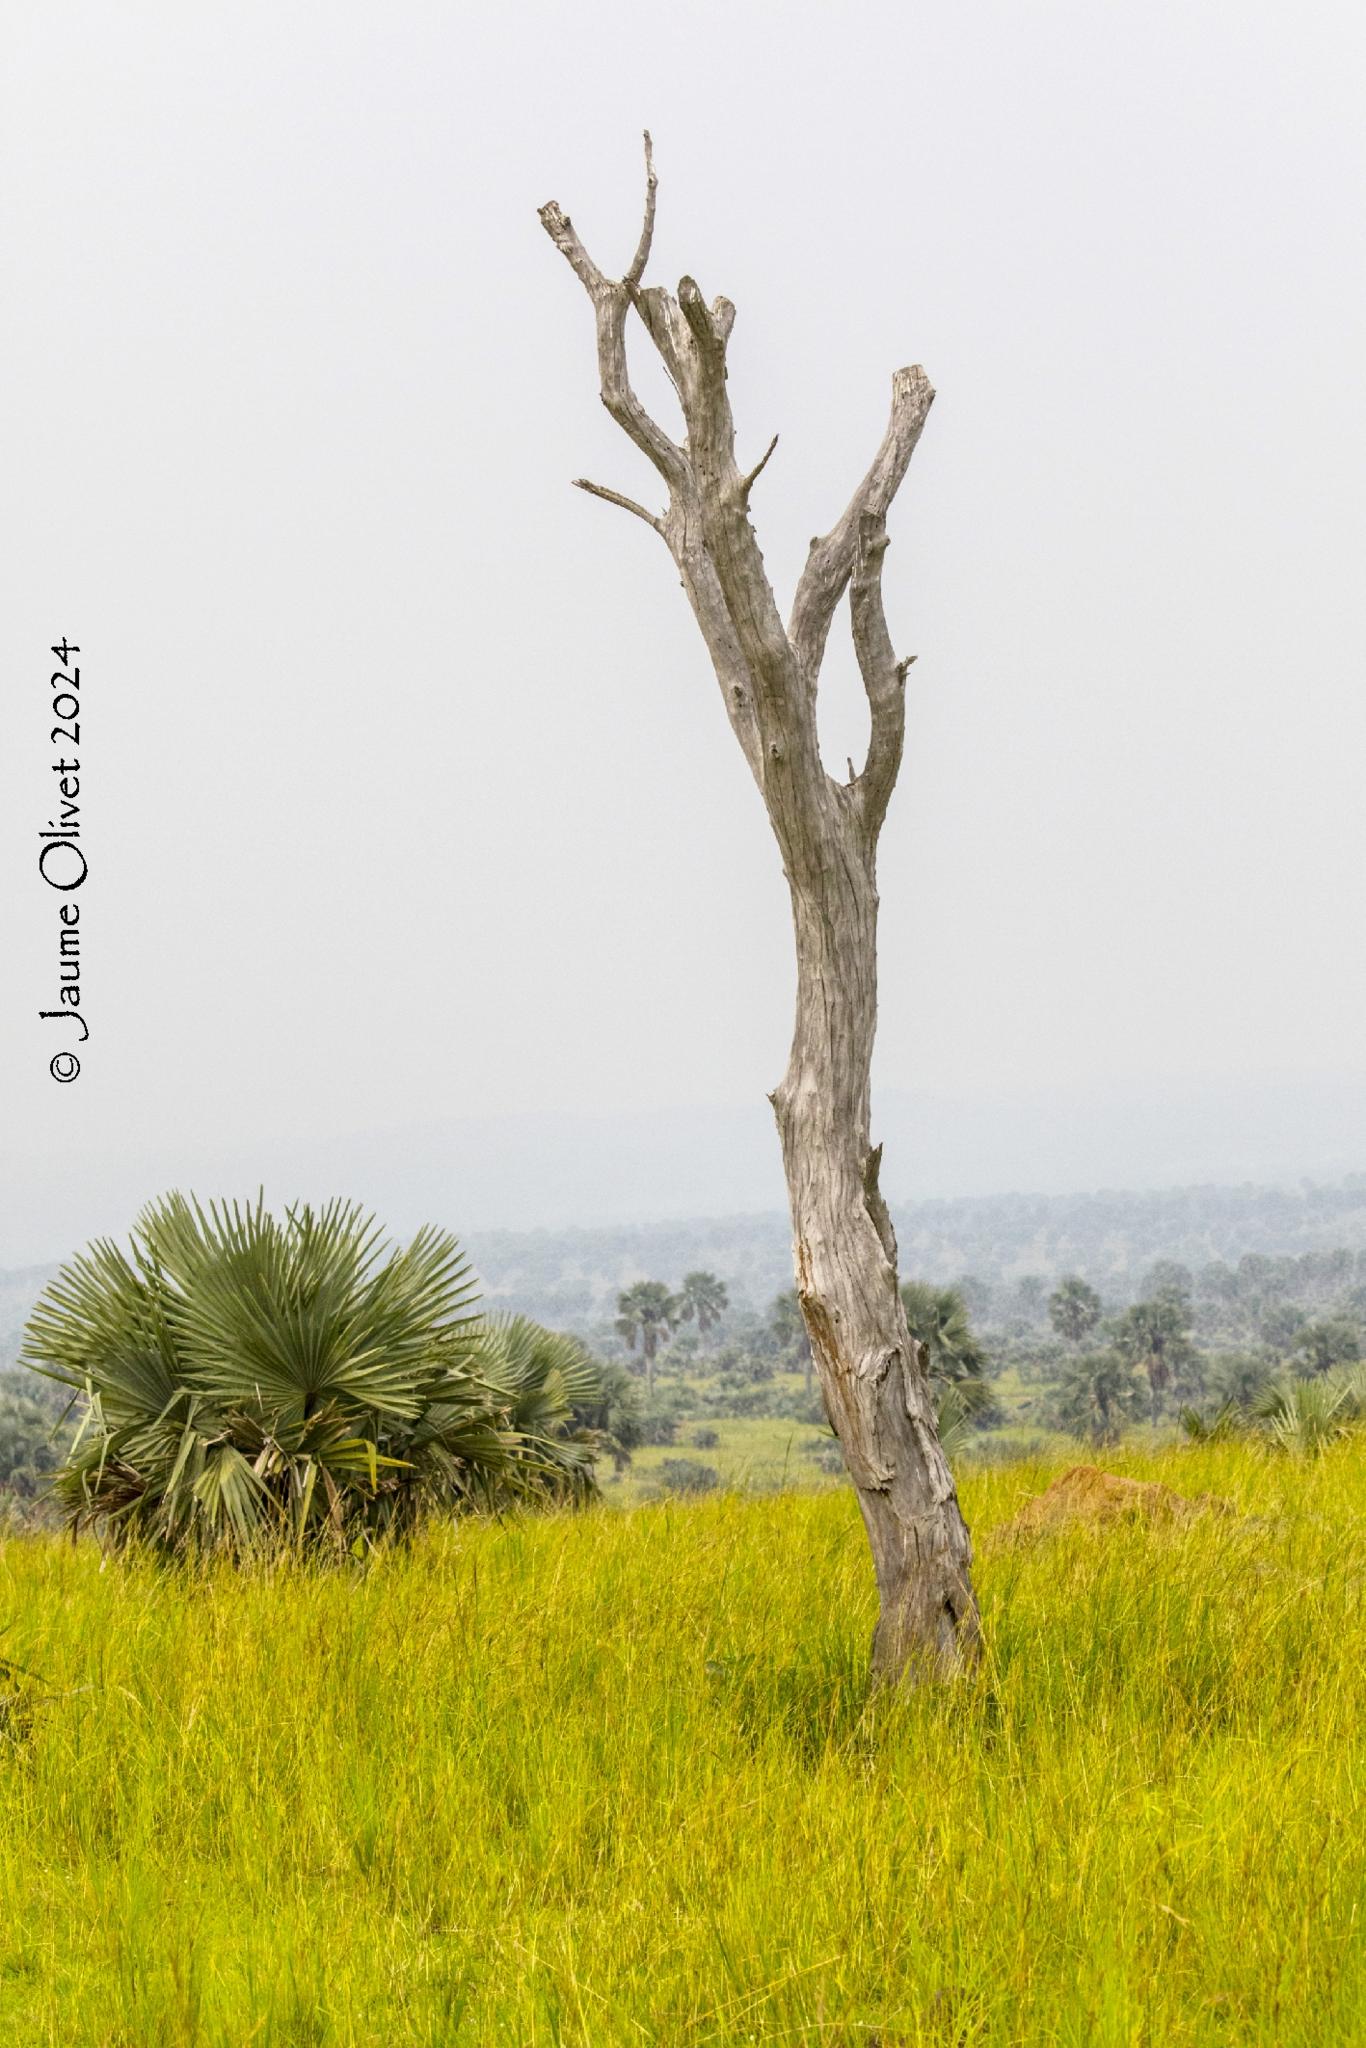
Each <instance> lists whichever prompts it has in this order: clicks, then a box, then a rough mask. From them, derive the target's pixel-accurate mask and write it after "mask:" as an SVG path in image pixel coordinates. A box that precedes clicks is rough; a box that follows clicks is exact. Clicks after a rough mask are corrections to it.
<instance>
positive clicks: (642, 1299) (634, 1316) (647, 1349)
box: [617, 1280, 683, 1397]
mask: <svg viewBox="0 0 1366 2048" xmlns="http://www.w3.org/2000/svg"><path fill="white" fill-rule="evenodd" d="M682 1319H683V1304H682V1302H681V1301H680V1299H679V1297H678V1295H676V1294H670V1292H669V1290H668V1288H667V1287H666V1286H665V1285H664V1282H663V1281H662V1280H637V1282H636V1284H635V1286H634V1287H627V1288H625V1289H624V1290H623V1292H622V1293H620V1294H619V1295H618V1296H617V1335H618V1336H619V1337H624V1338H625V1339H626V1348H627V1350H628V1351H634V1350H635V1348H636V1345H637V1344H639V1345H640V1349H641V1353H642V1355H643V1357H644V1359H645V1385H646V1387H647V1389H648V1391H649V1393H650V1395H651V1396H652V1397H653V1395H654V1390H655V1353H656V1352H657V1351H658V1349H659V1345H660V1339H661V1338H664V1337H671V1336H672V1335H673V1333H674V1331H675V1330H676V1329H677V1328H678V1325H679V1323H680V1322H681V1321H682Z"/></svg>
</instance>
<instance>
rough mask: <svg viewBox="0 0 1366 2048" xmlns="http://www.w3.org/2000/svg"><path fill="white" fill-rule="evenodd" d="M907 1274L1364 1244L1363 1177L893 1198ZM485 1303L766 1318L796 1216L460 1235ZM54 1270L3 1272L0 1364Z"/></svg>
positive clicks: (567, 1313) (1125, 1281) (1128, 1265)
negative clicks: (712, 1307) (693, 1273)
mask: <svg viewBox="0 0 1366 2048" xmlns="http://www.w3.org/2000/svg"><path fill="white" fill-rule="evenodd" d="M892 1215H893V1220H894V1222H895V1224H896V1231H897V1238H898V1242H899V1244H900V1248H901V1270H902V1273H903V1275H904V1276H907V1277H915V1278H919V1279H926V1280H939V1281H949V1280H956V1279H958V1278H960V1277H961V1276H962V1275H963V1274H967V1273H971V1274H975V1275H976V1276H977V1277H978V1278H979V1279H982V1280H985V1281H988V1282H990V1283H991V1284H993V1285H997V1284H999V1283H1000V1282H1002V1281H1010V1280H1016V1279H1019V1278H1020V1277H1021V1276H1022V1275H1024V1274H1026V1273H1036V1274H1039V1275H1040V1276H1041V1277H1043V1278H1044V1279H1046V1280H1053V1279H1056V1278H1057V1277H1058V1276H1059V1275H1061V1274H1063V1273H1080V1274H1081V1275H1082V1277H1083V1278H1084V1279H1087V1280H1090V1281H1091V1282H1092V1284H1093V1285H1095V1286H1097V1287H1099V1288H1100V1289H1101V1290H1102V1292H1103V1293H1104V1294H1105V1296H1106V1298H1107V1299H1109V1300H1112V1301H1123V1300H1124V1299H1126V1298H1127V1297H1130V1296H1132V1295H1133V1294H1134V1292H1135V1291H1136V1290H1137V1288H1138V1286H1139V1284H1140V1282H1141V1280H1142V1278H1143V1275H1144V1273H1145V1272H1146V1271H1147V1269H1148V1267H1149V1266H1151V1265H1152V1264H1153V1263H1154V1262H1155V1261H1156V1260H1158V1259H1177V1260H1180V1262H1181V1263H1182V1264H1183V1265H1187V1266H1191V1267H1193V1268H1199V1267H1201V1266H1207V1265H1209V1264H1211V1263H1212V1262H1214V1261H1216V1260H1223V1261H1224V1262H1226V1263H1227V1264H1229V1265H1236V1264H1237V1262H1238V1260H1239V1259H1240V1258H1244V1257H1246V1256H1247V1255H1249V1254H1250V1253H1263V1254H1267V1255H1272V1256H1278V1255H1291V1254H1301V1253H1304V1252H1310V1251H1336V1250H1348V1251H1362V1250H1366V1174H1353V1175H1351V1176H1350V1177H1349V1178H1347V1179H1346V1180H1342V1181H1338V1182H1335V1183H1331V1184H1318V1183H1314V1182H1309V1181H1303V1182H1300V1183H1299V1184H1298V1185H1295V1186H1287V1187H1262V1186H1252V1185H1246V1186H1241V1187H1213V1186H1209V1187H1187V1188H1167V1189H1163V1190H1155V1191H1148V1190H1143V1191H1137V1192H1133V1191H1127V1192H1126V1191H1118V1190H1117V1191H1111V1190H1102V1191H1101V1192H1099V1193H1092V1194H1075V1195H982V1196H964V1197H960V1198H958V1199H955V1200H945V1201H930V1202H903V1203H899V1204H894V1205H893V1209H892ZM463 1241H464V1244H465V1249H466V1250H467V1251H468V1252H469V1254H470V1256H471V1257H472V1259H473V1260H474V1262H475V1264H476V1266H477V1267H478V1270H479V1274H480V1277H481V1279H482V1281H483V1283H484V1288H485V1295H486V1299H487V1300H488V1302H489V1303H490V1305H492V1306H495V1307H498V1308H515V1309H520V1310H522V1311H523V1312H524V1313H525V1314H527V1315H533V1316H536V1317H538V1318H539V1319H540V1320H542V1321H544V1322H548V1323H552V1324H559V1325H562V1326H566V1327H571V1328H580V1329H584V1328H590V1327H592V1326H593V1325H595V1324H601V1323H603V1322H604V1321H607V1320H609V1319H610V1317H611V1315H612V1313H613V1309H614V1305H615V1300H616V1295H617V1292H618V1290H619V1289H621V1288H623V1287H626V1286H629V1285H630V1283H631V1282H632V1281H633V1280H640V1279H646V1278H652V1279H660V1280H665V1281H668V1282H669V1283H671V1284H675V1285H676V1284H677V1282H678V1281H680V1280H681V1279H682V1277H683V1275H684V1273H686V1272H688V1271H689V1270H690V1269H692V1268H695V1267H705V1268H707V1269H708V1270H709V1271H711V1272H714V1273H718V1274H719V1275H720V1276H721V1278H722V1279H723V1280H724V1281H725V1282H726V1285H727V1286H728V1288H729V1289H730V1293H731V1298H732V1300H733V1301H734V1303H735V1305H736V1306H737V1307H741V1308H751V1309H763V1308H766V1307H767V1305H768V1303H769V1302H770V1301H771V1300H772V1299H773V1297H774V1295H775V1294H778V1293H780V1292H781V1291H782V1290H783V1289H784V1288H787V1287H790V1286H791V1285H792V1260H791V1242H790V1236H789V1229H788V1222H787V1218H786V1216H784V1215H783V1214H782V1213H781V1212H780V1211H777V1210H775V1211H771V1212H769V1213H767V1214H761V1215H757V1216H755V1215H747V1216H730V1217H725V1216H721V1217H703V1218H698V1219H696V1220H694V1221H667V1222H658V1223H637V1224H622V1225H616V1226H602V1227H598V1228H595V1229H583V1230H528V1231H521V1230H518V1231H514V1230H485V1231H475V1232H472V1233H470V1234H469V1235H468V1236H467V1237H466V1238H465V1239H464V1240H463ZM56 1270H57V1269H56V1267H55V1266H50V1265H49V1266H28V1267H24V1268H21V1269H19V1270H16V1271H11V1272H2V1271H0V1363H5V1362H8V1361H11V1360H12V1359H13V1358H14V1356H15V1354H16V1352H17V1349H18V1343H19V1336H20V1332H21V1331H22V1328H23V1324H24V1320H25V1318H26V1317H27V1315H28V1312H29V1310H30V1309H31V1308H32V1306H33V1303H34V1302H35V1301H36V1299H37V1297H38V1295H39V1293H40V1292H41V1291H42V1289H43V1287H44V1286H45V1285H46V1284H47V1282H48V1280H49V1279H51V1278H52V1277H53V1275H54V1274H55V1272H56Z"/></svg>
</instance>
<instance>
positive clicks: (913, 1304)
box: [901, 1280, 987, 1380]
mask: <svg viewBox="0 0 1366 2048" xmlns="http://www.w3.org/2000/svg"><path fill="white" fill-rule="evenodd" d="M901 1299H902V1301H903V1303H904V1304H905V1308H906V1321H907V1322H908V1323H909V1325H910V1330H911V1335H912V1336H913V1337H918V1338H919V1339H920V1342H921V1343H922V1344H923V1345H924V1346H925V1349H926V1350H927V1351H928V1352H929V1354H930V1356H929V1373H930V1377H931V1379H937V1380H980V1379H982V1378H984V1377H985V1375H986V1368H987V1357H986V1353H985V1351H984V1350H983V1349H982V1346H981V1345H980V1344H979V1343H978V1341H977V1339H976V1337H975V1336H974V1335H973V1329H972V1323H971V1321H970V1320H969V1317H968V1311H967V1306H966V1304H965V1303H964V1300H963V1297H962V1295H961V1294H960V1293H959V1292H958V1290H957V1288H956V1287H931V1286H930V1285H929V1284H928V1283H927V1282H926V1281H924V1280H903V1281H902V1283H901Z"/></svg>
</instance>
